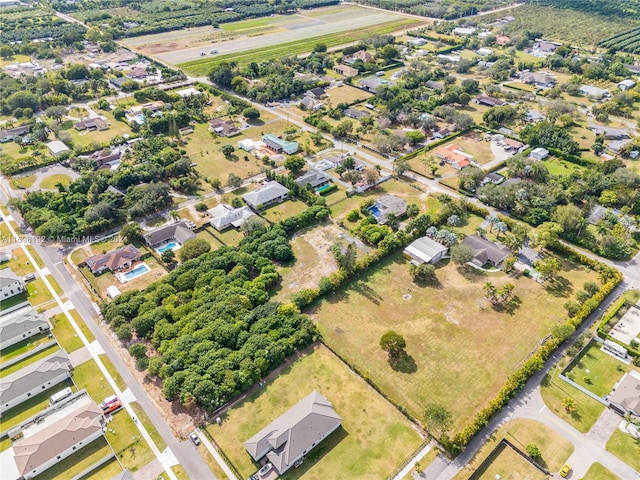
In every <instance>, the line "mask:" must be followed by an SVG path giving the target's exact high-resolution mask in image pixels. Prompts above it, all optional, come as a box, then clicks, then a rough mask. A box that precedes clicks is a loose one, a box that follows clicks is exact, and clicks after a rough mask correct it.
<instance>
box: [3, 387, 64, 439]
mask: <svg viewBox="0 0 640 480" xmlns="http://www.w3.org/2000/svg"><path fill="white" fill-rule="evenodd" d="M67 387H71V388H72V390H73V391H74V392H75V391H77V389H76V388H75V387H74V385H73V383H71V380H65V381H64V382H60V383H59V384H57V385H54V386H53V387H51V388H48V389H47V390H45V391H43V392H40V393H39V394H38V395H34V396H33V397H31V398H29V400H27V401H26V402H22V403H21V404H20V405H17V406H15V407H14V408H12V409H10V410H7V411H6V412H4V413H3V414H2V418H1V419H0V432H4V431H5V430H7V429H9V428H12V427H15V426H16V425H18V424H19V423H20V422H23V421H24V420H27V419H28V418H31V417H33V416H34V415H36V414H37V413H39V412H41V411H42V410H44V409H45V408H47V407H48V406H49V397H50V396H51V395H53V394H54V393H56V392H59V391H61V390H64V389H65V388H67Z"/></svg>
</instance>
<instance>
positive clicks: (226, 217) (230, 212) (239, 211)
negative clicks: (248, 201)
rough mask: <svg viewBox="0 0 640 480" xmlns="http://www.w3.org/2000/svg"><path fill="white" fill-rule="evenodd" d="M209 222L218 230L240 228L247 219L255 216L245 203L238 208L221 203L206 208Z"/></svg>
mask: <svg viewBox="0 0 640 480" xmlns="http://www.w3.org/2000/svg"><path fill="white" fill-rule="evenodd" d="M207 213H208V214H209V217H211V219H210V220H209V223H210V224H211V226H212V227H213V228H215V229H216V230H218V231H219V232H221V231H223V230H226V229H227V228H229V227H233V228H240V227H241V226H242V224H243V223H244V222H246V221H247V219H249V218H251V217H255V216H256V214H255V213H253V211H252V210H251V209H250V208H249V207H247V206H246V205H245V206H243V207H239V208H233V207H232V206H231V205H226V204H224V203H223V204H221V205H218V206H217V207H214V208H211V209H209V210H207Z"/></svg>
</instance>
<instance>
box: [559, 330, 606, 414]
mask: <svg viewBox="0 0 640 480" xmlns="http://www.w3.org/2000/svg"><path fill="white" fill-rule="evenodd" d="M594 340H595V342H596V343H603V341H602V340H601V339H600V338H598V337H593V338H592V339H591V340H589V341H588V342H587V344H586V345H585V346H584V347H582V348H581V349H580V351H579V352H578V353H577V354H576V356H575V357H573V359H572V360H571V361H570V362H569V365H567V366H566V368H565V369H564V370H562V371H561V372H560V374H559V375H558V378H560V379H561V380H562V381H564V382H567V383H568V384H569V385H571V386H572V387H575V388H577V389H578V390H580V391H581V392H582V393H584V394H585V395H588V396H589V397H591V398H593V399H594V400H595V401H597V402H600V403H601V404H603V405H605V406H606V407H608V406H609V402H608V401H607V400H605V399H604V398H602V397H599V396H598V395H596V394H595V393H593V392H591V391H589V390H588V389H586V388H585V387H583V386H582V385H578V384H577V383H576V382H574V381H573V380H571V379H570V378H569V377H567V376H565V373H566V372H567V371H569V369H571V368H572V367H573V365H574V364H575V361H576V359H577V358H578V357H580V355H582V353H583V352H584V351H585V350H586V349H587V348H589V347H590V346H591V343H592V342H593V341H594Z"/></svg>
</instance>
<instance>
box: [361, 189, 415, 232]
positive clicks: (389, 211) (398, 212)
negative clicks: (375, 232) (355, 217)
mask: <svg viewBox="0 0 640 480" xmlns="http://www.w3.org/2000/svg"><path fill="white" fill-rule="evenodd" d="M369 213H371V215H373V216H374V217H375V219H376V220H377V221H378V223H379V224H380V225H385V224H386V223H388V222H389V219H390V217H391V216H394V217H395V218H402V217H404V215H405V214H406V213H407V202H405V201H404V200H403V199H401V198H400V197H396V196H395V195H389V194H387V195H383V196H381V197H380V198H378V199H377V200H376V201H375V203H374V204H373V205H372V206H370V207H369Z"/></svg>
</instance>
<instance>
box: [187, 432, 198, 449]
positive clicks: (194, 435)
mask: <svg viewBox="0 0 640 480" xmlns="http://www.w3.org/2000/svg"><path fill="white" fill-rule="evenodd" d="M189 438H190V439H191V441H192V442H193V443H194V444H195V446H196V447H197V446H198V445H200V438H198V434H197V433H196V432H191V433H190V434H189Z"/></svg>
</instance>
